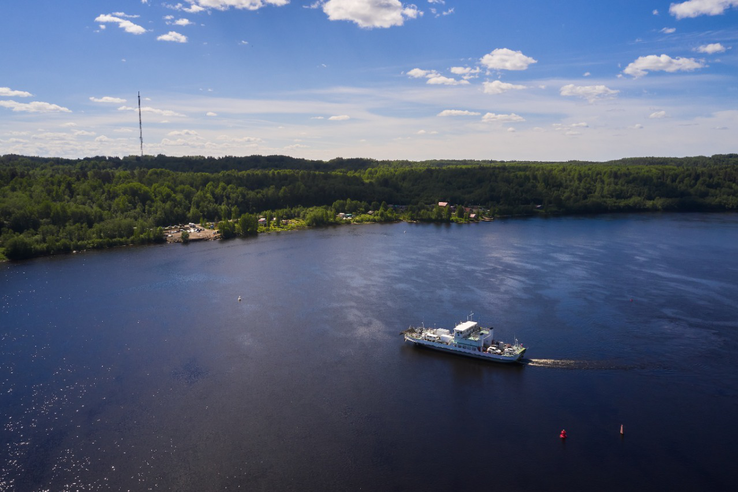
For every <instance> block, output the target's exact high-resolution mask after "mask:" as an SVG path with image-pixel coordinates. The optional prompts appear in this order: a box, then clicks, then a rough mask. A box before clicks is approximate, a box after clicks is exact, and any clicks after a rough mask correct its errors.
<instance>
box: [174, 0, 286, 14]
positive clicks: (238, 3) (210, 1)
mask: <svg viewBox="0 0 738 492" xmlns="http://www.w3.org/2000/svg"><path fill="white" fill-rule="evenodd" d="M187 2H188V3H190V4H191V6H190V7H183V6H182V4H176V5H173V6H171V7H172V8H174V9H175V10H184V11H185V12H190V13H197V12H202V11H203V10H207V9H216V10H228V9H230V8H234V9H239V10H259V9H260V8H262V7H266V6H267V5H275V6H277V7H281V6H282V5H287V4H288V3H290V0H187Z"/></svg>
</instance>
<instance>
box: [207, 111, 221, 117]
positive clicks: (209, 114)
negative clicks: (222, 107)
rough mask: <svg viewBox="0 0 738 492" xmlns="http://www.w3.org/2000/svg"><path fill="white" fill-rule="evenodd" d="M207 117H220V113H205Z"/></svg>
mask: <svg viewBox="0 0 738 492" xmlns="http://www.w3.org/2000/svg"><path fill="white" fill-rule="evenodd" d="M205 116H218V113H213V112H212V111H208V112H207V113H205Z"/></svg>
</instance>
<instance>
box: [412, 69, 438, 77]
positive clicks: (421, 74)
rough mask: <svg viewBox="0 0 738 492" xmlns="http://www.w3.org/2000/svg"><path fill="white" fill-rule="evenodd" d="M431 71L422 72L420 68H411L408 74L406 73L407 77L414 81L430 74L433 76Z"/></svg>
mask: <svg viewBox="0 0 738 492" xmlns="http://www.w3.org/2000/svg"><path fill="white" fill-rule="evenodd" d="M435 73H436V72H434V71H433V70H422V69H420V68H413V69H412V70H410V71H409V72H407V75H408V77H412V78H414V79H422V78H423V77H428V75H430V74H435Z"/></svg>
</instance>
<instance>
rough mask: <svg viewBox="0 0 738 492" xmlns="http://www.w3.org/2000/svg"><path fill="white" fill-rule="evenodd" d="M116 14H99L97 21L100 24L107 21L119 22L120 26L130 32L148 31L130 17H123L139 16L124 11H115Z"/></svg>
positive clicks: (141, 32) (140, 32)
mask: <svg viewBox="0 0 738 492" xmlns="http://www.w3.org/2000/svg"><path fill="white" fill-rule="evenodd" d="M114 14H116V15H113V14H102V15H98V16H97V17H96V18H95V22H99V23H100V24H103V23H107V22H110V23H113V24H118V27H120V28H121V29H123V30H124V31H125V32H127V33H130V34H143V33H145V32H146V29H144V28H143V27H141V26H139V25H138V24H134V23H133V22H131V21H129V20H128V19H123V18H122V17H130V18H135V17H137V16H130V15H126V14H124V13H123V12H114Z"/></svg>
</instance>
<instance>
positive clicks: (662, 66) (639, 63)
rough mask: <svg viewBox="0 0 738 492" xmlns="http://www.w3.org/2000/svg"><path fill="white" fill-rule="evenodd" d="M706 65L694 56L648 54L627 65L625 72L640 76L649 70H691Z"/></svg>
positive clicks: (671, 71)
mask: <svg viewBox="0 0 738 492" xmlns="http://www.w3.org/2000/svg"><path fill="white" fill-rule="evenodd" d="M704 66H705V64H704V63H703V62H701V61H699V60H695V59H694V58H682V57H677V58H672V57H670V56H668V55H661V56H658V55H648V56H640V57H638V59H637V60H636V61H634V62H633V63H631V64H629V65H628V66H627V67H625V70H623V73H624V74H627V75H632V76H633V77H635V78H638V77H642V76H644V75H646V74H647V73H648V72H656V71H663V72H669V73H673V72H681V71H686V72H690V71H692V70H696V69H698V68H702V67H704Z"/></svg>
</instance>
